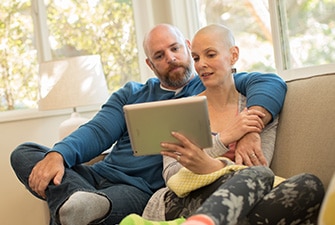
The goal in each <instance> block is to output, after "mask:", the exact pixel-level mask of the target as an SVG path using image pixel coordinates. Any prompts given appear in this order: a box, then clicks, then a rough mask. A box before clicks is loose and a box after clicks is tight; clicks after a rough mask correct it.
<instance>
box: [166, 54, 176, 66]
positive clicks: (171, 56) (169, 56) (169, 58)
mask: <svg viewBox="0 0 335 225" xmlns="http://www.w3.org/2000/svg"><path fill="white" fill-rule="evenodd" d="M176 60H177V59H176V56H175V55H174V54H173V53H172V52H170V53H168V54H166V61H167V62H168V63H172V62H175V61H176Z"/></svg>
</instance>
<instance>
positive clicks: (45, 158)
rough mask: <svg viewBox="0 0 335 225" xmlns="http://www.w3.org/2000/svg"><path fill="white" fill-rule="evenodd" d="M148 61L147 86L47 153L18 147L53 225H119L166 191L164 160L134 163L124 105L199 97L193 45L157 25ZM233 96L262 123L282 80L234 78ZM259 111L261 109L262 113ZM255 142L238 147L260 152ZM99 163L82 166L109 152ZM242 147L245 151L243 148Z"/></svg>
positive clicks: (120, 98) (115, 98)
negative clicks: (242, 100)
mask: <svg viewBox="0 0 335 225" xmlns="http://www.w3.org/2000/svg"><path fill="white" fill-rule="evenodd" d="M143 45H144V49H145V52H146V55H147V59H146V62H147V64H148V66H149V67H150V68H151V69H152V70H153V71H154V73H155V74H156V76H157V77H158V79H157V78H151V79H149V80H148V81H147V82H146V83H145V84H139V83H135V82H129V83H127V84H125V86H124V87H123V88H121V89H119V90H118V91H116V92H115V93H113V94H112V95H111V97H110V98H109V99H108V101H107V102H106V103H105V104H104V105H103V106H102V108H101V110H100V111H99V112H98V113H97V114H96V116H95V117H94V118H93V119H92V120H91V121H89V122H88V123H87V124H85V125H83V126H81V127H80V128H79V129H78V130H76V131H75V132H73V133H72V134H71V135H69V136H68V137H66V138H65V139H64V140H62V141H61V142H59V143H56V144H55V145H54V146H53V147H52V148H51V149H50V148H48V147H45V146H41V145H38V144H36V143H23V144H21V145H20V146H18V147H17V148H16V149H15V150H14V151H13V153H12V155H11V163H12V167H13V169H14V171H15V172H16V174H17V177H18V178H19V180H20V181H21V182H22V183H23V184H24V185H25V186H26V187H27V188H28V190H29V191H30V192H31V193H32V194H34V195H35V196H36V197H38V198H41V199H45V200H46V201H47V202H48V206H49V208H50V214H51V224H62V225H85V224H89V223H92V222H93V223H99V224H117V223H119V222H120V221H121V219H122V218H123V217H124V216H126V215H128V214H130V213H137V214H141V213H142V211H143V209H144V207H145V205H146V203H147V201H148V200H149V198H150V196H151V195H152V193H153V192H154V191H156V190H157V189H159V188H161V187H162V186H164V180H163V178H162V157H161V155H154V156H141V157H135V156H133V153H132V149H131V145H130V141H129V135H128V132H127V129H126V124H125V119H124V116H123V110H122V107H123V106H124V105H126V104H134V103H140V102H149V101H158V100H166V99H172V98H181V97H185V96H193V95H196V94H198V93H200V92H202V91H203V90H204V86H203V85H202V83H201V81H200V79H199V77H198V76H197V75H196V73H195V71H194V67H193V61H192V57H191V54H190V44H189V41H188V40H186V39H185V38H184V37H183V35H182V34H181V32H180V31H179V30H178V29H177V28H176V27H173V26H171V25H167V24H160V25H157V26H156V27H154V28H153V29H152V30H151V31H150V32H149V33H148V34H147V35H146V37H145V38H144V42H143ZM235 83H236V86H237V89H238V90H239V91H240V92H242V93H244V94H246V93H245V92H248V93H247V94H248V97H249V98H248V106H253V107H255V108H258V109H259V110H262V111H263V112H265V114H266V116H265V117H263V118H262V119H263V121H264V122H265V123H267V122H268V121H270V120H271V119H272V118H273V117H274V116H275V115H276V114H278V112H279V111H280V109H281V107H282V104H283V101H284V98H285V93H286V85H285V82H284V81H283V80H281V79H280V78H279V77H278V76H276V75H273V74H258V73H255V74H246V73H241V74H236V76H235ZM269 88H271V89H269ZM262 107H264V108H265V109H264V108H262ZM254 138H256V139H257V135H253V134H251V135H250V136H246V137H245V139H243V140H241V141H240V142H239V143H240V144H241V145H240V146H239V147H238V148H240V149H241V151H240V152H241V154H240V157H241V158H240V159H239V160H240V161H241V162H242V161H243V160H244V159H243V157H245V158H248V157H249V156H247V155H246V154H244V153H243V152H245V151H244V150H243V148H244V147H245V146H246V143H250V144H251V147H252V148H255V151H259V152H260V153H259V156H260V162H258V163H260V164H261V163H262V160H261V158H262V157H261V156H262V154H261V150H260V147H259V146H260V144H259V142H258V141H250V140H251V139H254ZM114 143H115V145H114V147H113V150H112V151H111V153H109V154H108V155H107V156H106V157H105V158H104V160H103V161H100V162H97V163H95V164H94V165H92V166H87V165H82V163H83V162H86V161H88V160H90V159H92V158H94V157H95V156H97V155H99V154H100V153H102V152H103V151H104V150H106V149H108V148H110V147H111V146H112V144H114ZM243 146H244V147H243Z"/></svg>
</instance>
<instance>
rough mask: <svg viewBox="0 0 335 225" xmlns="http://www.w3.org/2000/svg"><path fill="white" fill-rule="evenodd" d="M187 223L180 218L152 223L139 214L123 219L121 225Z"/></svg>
mask: <svg viewBox="0 0 335 225" xmlns="http://www.w3.org/2000/svg"><path fill="white" fill-rule="evenodd" d="M183 222H185V219H184V218H179V219H175V220H171V221H161V222H159V221H150V220H146V219H143V218H142V217H141V216H139V215H137V214H130V215H128V216H126V217H125V218H123V220H122V221H121V223H120V224H119V225H180V224H182V223H183Z"/></svg>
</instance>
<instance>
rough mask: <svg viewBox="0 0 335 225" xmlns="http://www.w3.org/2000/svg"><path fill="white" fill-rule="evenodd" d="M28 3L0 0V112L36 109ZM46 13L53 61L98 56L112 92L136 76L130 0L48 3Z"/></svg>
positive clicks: (26, 0) (35, 72)
mask: <svg viewBox="0 0 335 225" xmlns="http://www.w3.org/2000/svg"><path fill="white" fill-rule="evenodd" d="M30 2H31V1H30V0H14V1H13V0H4V1H2V2H1V3H0V18H1V20H0V111H6V110H13V109H20V108H36V107H37V102H38V60H37V58H38V57H37V56H38V52H37V50H36V48H35V45H34V44H35V43H34V41H35V40H36V39H35V37H34V29H37V28H34V26H33V21H32V17H31V3H30ZM46 14H47V29H48V32H49V40H48V41H49V43H50V49H51V54H52V58H53V59H59V58H66V57H71V56H77V55H86V54H99V55H100V56H101V60H102V63H103V68H104V73H105V75H106V80H107V83H108V87H109V89H110V91H114V90H116V89H118V88H119V87H121V86H122V85H123V84H124V83H125V82H126V81H129V80H140V74H139V66H138V52H137V46H136V36H135V26H134V20H133V12H132V5H131V0H122V1H120V0H100V1H98V0H97V1H93V0H91V1H78V0H67V1H49V2H47V3H46Z"/></svg>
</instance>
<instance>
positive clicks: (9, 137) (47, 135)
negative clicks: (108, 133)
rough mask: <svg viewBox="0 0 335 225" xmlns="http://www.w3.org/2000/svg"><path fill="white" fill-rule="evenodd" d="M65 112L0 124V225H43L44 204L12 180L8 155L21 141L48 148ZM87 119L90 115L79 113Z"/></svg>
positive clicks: (46, 222) (44, 222) (53, 139)
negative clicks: (35, 143)
mask: <svg viewBox="0 0 335 225" xmlns="http://www.w3.org/2000/svg"><path fill="white" fill-rule="evenodd" d="M69 115H70V114H69V113H66V114H61V115H55V116H47V117H45V116H42V117H37V118H36V117H33V118H30V119H22V120H12V121H8V122H6V121H2V122H1V121H0V146H1V148H0V171H1V179H0V187H1V192H0V195H1V197H0V199H1V200H0V221H1V222H0V223H1V224H2V225H23V224H24V225H47V224H49V217H48V214H49V211H48V209H47V206H46V204H45V203H44V202H43V201H41V200H39V199H37V198H35V197H34V196H32V195H31V194H30V193H29V192H28V191H27V190H26V189H25V188H24V186H23V185H22V184H21V183H20V182H19V180H18V179H17V178H16V176H15V174H14V172H13V170H12V168H11V166H10V162H9V157H10V153H11V152H12V150H13V149H14V148H15V147H16V146H17V145H19V144H20V143H22V142H25V141H33V142H38V143H40V144H44V145H48V146H51V145H52V144H53V143H54V142H56V141H57V140H58V126H59V124H60V123H61V122H62V121H64V120H65V119H67V118H68V117H69ZM81 115H82V116H85V117H88V118H91V117H92V116H93V115H94V112H88V113H82V114H81Z"/></svg>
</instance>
